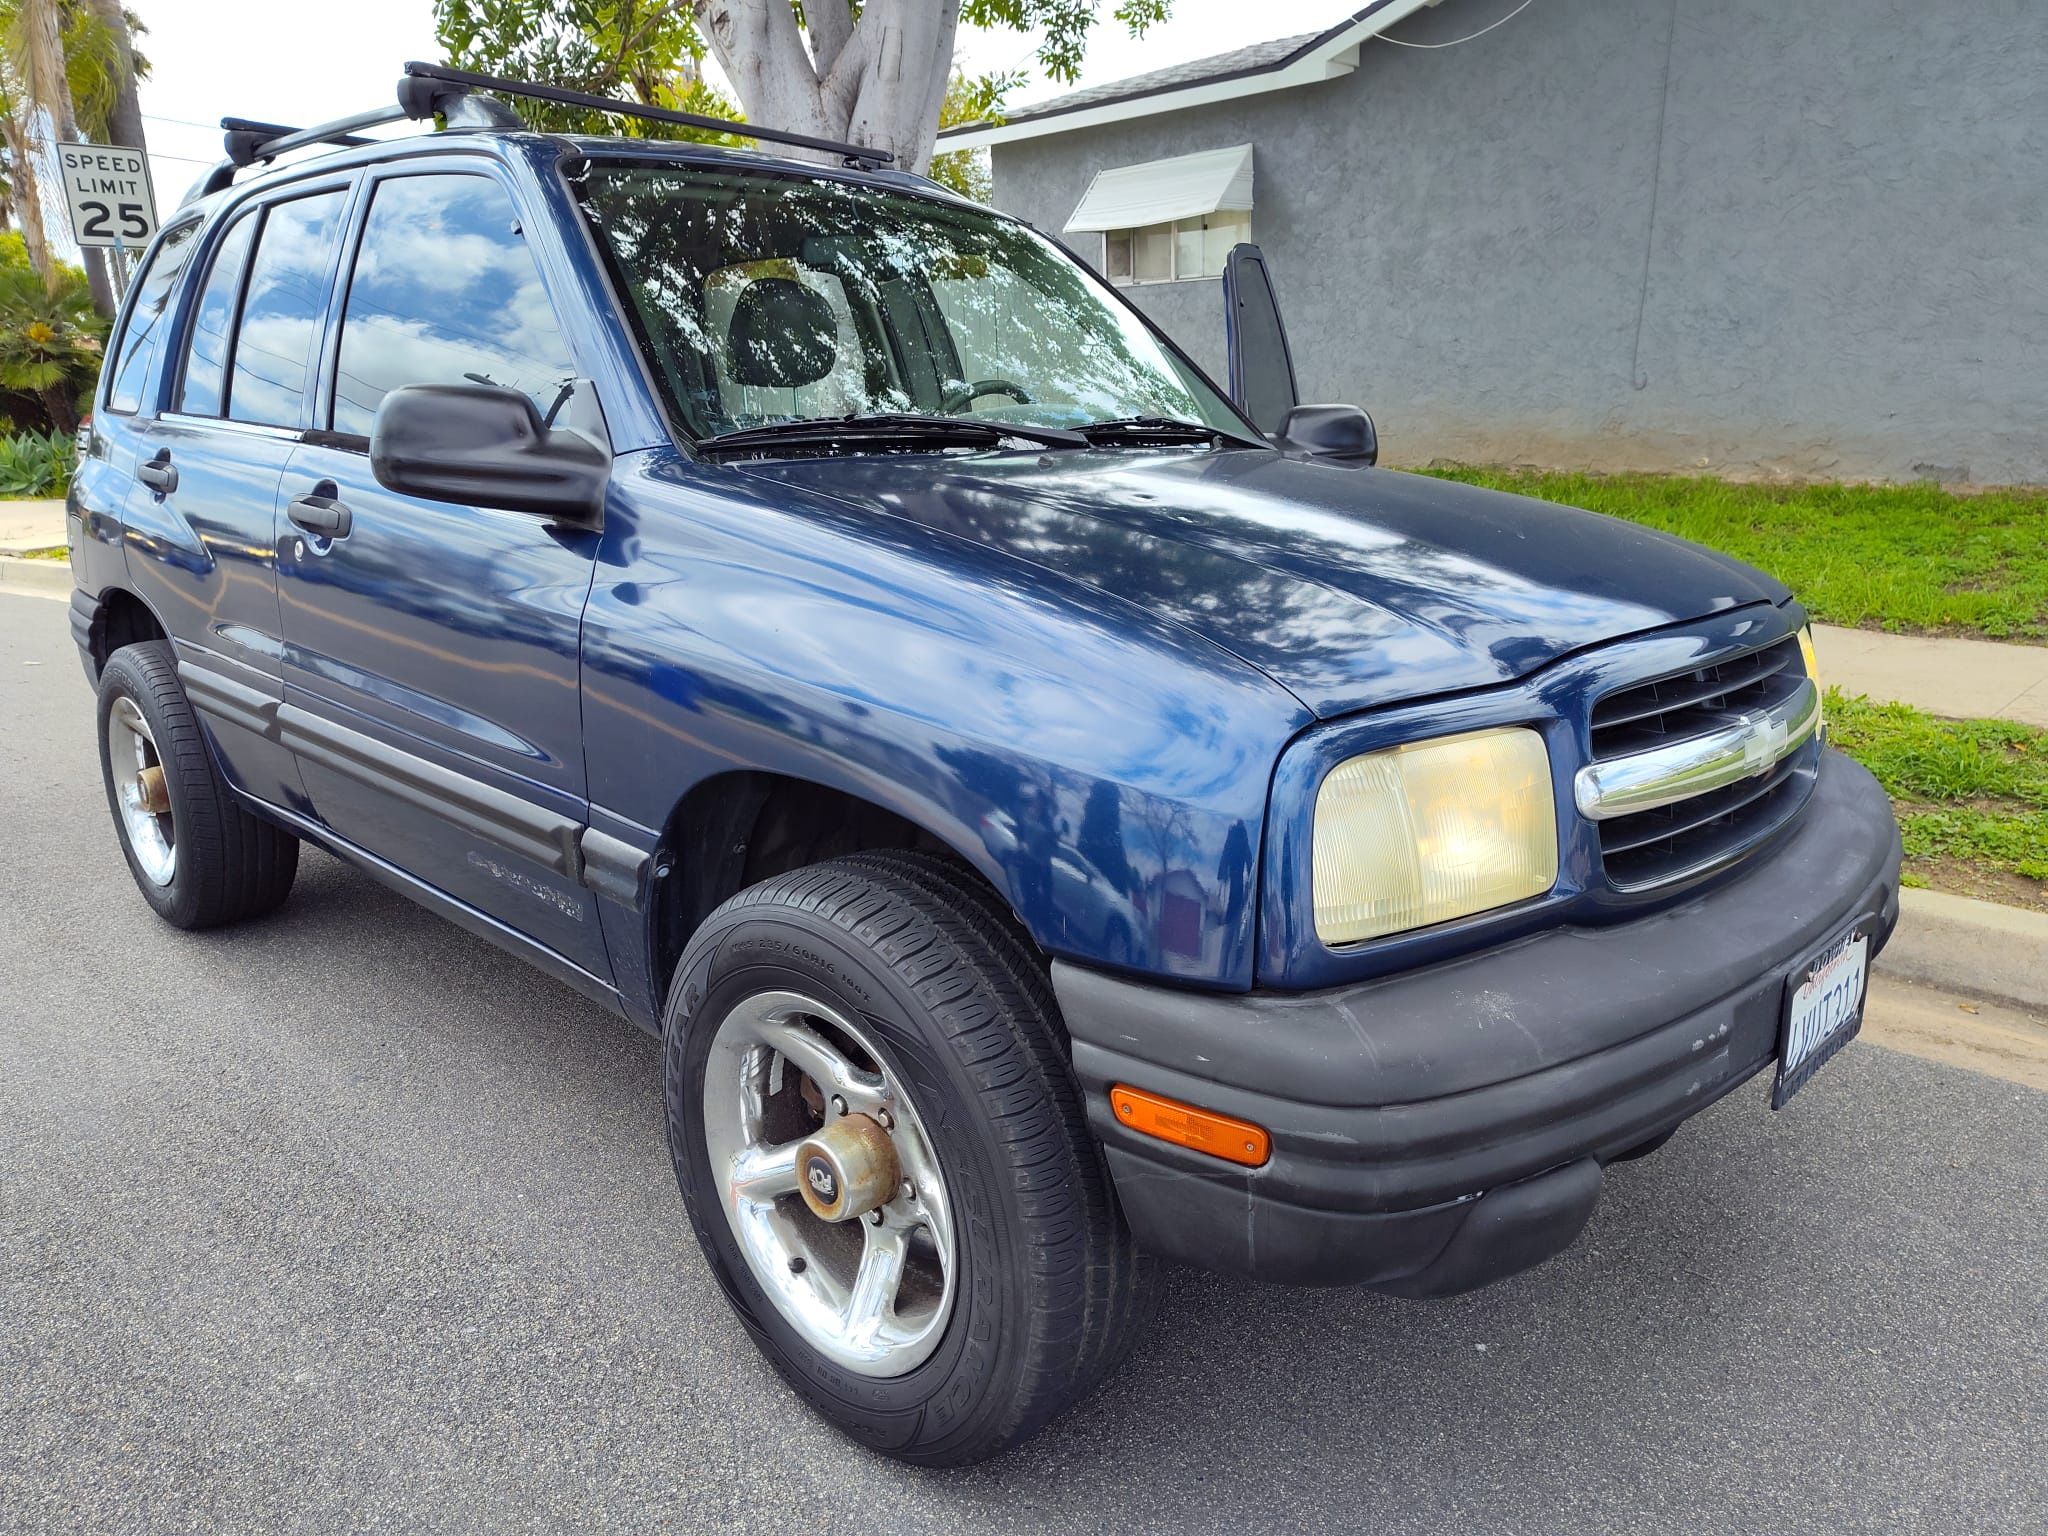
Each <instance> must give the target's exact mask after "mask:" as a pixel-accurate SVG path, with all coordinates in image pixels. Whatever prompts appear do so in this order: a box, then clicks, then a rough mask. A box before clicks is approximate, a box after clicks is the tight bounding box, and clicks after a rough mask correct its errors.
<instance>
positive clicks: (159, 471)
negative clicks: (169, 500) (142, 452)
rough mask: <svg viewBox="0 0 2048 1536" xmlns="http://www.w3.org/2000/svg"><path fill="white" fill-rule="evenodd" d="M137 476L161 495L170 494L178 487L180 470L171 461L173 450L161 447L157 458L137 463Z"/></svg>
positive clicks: (157, 452)
mask: <svg viewBox="0 0 2048 1536" xmlns="http://www.w3.org/2000/svg"><path fill="white" fill-rule="evenodd" d="M135 478H136V479H138V480H140V481H141V482H142V483H143V484H144V485H146V486H148V487H149V488H150V489H151V490H152V491H154V492H156V494H157V495H159V496H168V495H170V494H171V492H173V491H175V490H176V489H177V488H178V470H177V466H176V465H174V464H172V463H171V450H170V449H168V448H159V449H158V450H157V451H156V457H155V458H153V459H151V460H149V461H148V462H147V463H143V464H138V465H136V466H135Z"/></svg>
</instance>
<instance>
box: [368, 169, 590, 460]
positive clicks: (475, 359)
mask: <svg viewBox="0 0 2048 1536" xmlns="http://www.w3.org/2000/svg"><path fill="white" fill-rule="evenodd" d="M339 372H340V378H339V380H338V381H337V387H336V390H335V402H334V428H335V430H336V431H338V432H353V433H358V434H365V433H367V432H368V431H369V430H370V424H371V421H372V420H373V418H374V417H375V415H376V411H377V405H378V403H379V402H380V401H381V400H382V399H383V398H384V396H385V395H386V394H388V393H389V392H390V391H392V390H394V389H397V388H399V387H400V386H401V385H406V384H461V383H472V384H473V383H480V382H485V381H488V382H489V383H492V384H499V385H503V386H505V387H506V388H508V389H516V390H519V391H520V392H521V393H523V394H525V395H528V396H529V397H531V398H532V399H533V401H534V403H535V404H536V405H537V406H539V407H540V408H541V409H542V410H543V411H545V410H546V409H547V408H548V407H549V406H550V405H551V404H552V403H553V401H554V397H555V394H556V392H557V391H558V390H559V389H560V387H561V385H562V384H563V383H564V382H565V381H566V380H567V379H569V378H570V377H571V376H572V375H573V374H574V372H575V368H574V366H573V365H572V364H571V362H570V361H569V356H568V348H567V346H566V345H565V344H564V342H563V340H562V333H561V327H560V325H559V324H558V323H557V321H556V319H555V312H554V307H553V306H552V305H551V304H550V303H549V302H548V297H547V293H546V291H545V290H544V289H543V288H542V286H541V280H540V271H539V269H538V268H537V267H536V265H535V264H534V260H533V254H532V252H531V251H529V250H528V249H527V245H526V237H525V235H524V234H523V233H522V232H521V231H520V228H519V223H518V215H517V213H516V212H515V210H514V209H513V206H512V202H511V199H510V198H509V197H507V196H506V194H505V192H504V189H503V188H501V187H500V186H498V184H497V183H496V182H494V181H491V180H489V179H487V178H485V177H482V176H471V175H437V176H409V177H404V178H400V179H398V180H394V181H387V182H385V183H383V184H382V185H381V186H380V187H378V189H377V193H376V198H375V200H374V201H373V202H372V203H371V205H370V217H369V222H368V224H367V226H366V227H365V230H364V235H363V248H362V252H361V254H360V255H359V256H358V257H357V259H356V269H355V276H354V278H353V280H352V282H351V284H350V287H349V296H348V307H347V311H346V313H345V316H344V319H343V322H342V331H341V358H340V363H339Z"/></svg>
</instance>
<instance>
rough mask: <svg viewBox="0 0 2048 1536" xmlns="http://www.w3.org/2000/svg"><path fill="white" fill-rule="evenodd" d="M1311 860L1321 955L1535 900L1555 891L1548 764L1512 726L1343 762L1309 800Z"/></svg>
mask: <svg viewBox="0 0 2048 1536" xmlns="http://www.w3.org/2000/svg"><path fill="white" fill-rule="evenodd" d="M1312 848H1313V851H1312V853H1311V856H1310V857H1311V864H1312V875H1313V879H1312V884H1313V886H1314V891H1315V909H1316V935H1317V937H1319V938H1320V939H1321V940H1322V941H1323V942H1324V943H1325V944H1355V943H1357V942H1358V941H1359V940H1361V939H1371V938H1377V937H1379V936H1380V935H1381V934H1386V933H1400V932H1402V931H1403V930H1405V929H1409V928H1421V927H1425V926H1427V925H1428V924H1430V923H1442V922H1448V921H1450V920H1451V919H1452V918H1454V917H1468V916H1470V915H1471V914H1472V913H1474V912H1484V911H1486V910H1488V909H1489V908H1492V907H1501V906H1506V905H1507V904H1508V903H1509V902H1511V901H1522V900H1524V899H1526V898H1528V897H1530V896H1540V895H1541V894H1542V893H1543V892H1545V891H1547V890H1549V889H1550V887H1551V886H1552V885H1554V884H1555V883H1556V882H1557V808H1556V800H1555V799H1554V797H1553V792H1552V789H1551V783H1550V753H1549V752H1548V750H1546V749H1545V747H1544V745H1543V738H1542V737H1541V736H1540V735H1538V734H1537V733H1536V732H1535V731H1532V730H1528V729H1526V728H1524V727H1519V726H1518V727H1513V728H1509V729H1505V730H1490V731H1473V732H1471V733H1469V734H1467V735H1463V736H1445V737H1442V738H1440V739H1439V740H1436V741H1418V742H1412V743H1410V744H1408V745H1407V746H1401V747H1394V748H1392V749H1390V750H1388V751H1385V752H1371V753H1367V754H1366V755H1365V756H1363V757H1354V758H1351V759H1350V760H1349V761H1347V762H1342V763H1339V764H1338V765H1337V766H1336V767H1335V768H1332V769H1331V770H1330V772H1329V776H1328V777H1327V778H1325V779H1324V780H1323V786H1322V788H1321V789H1320V790H1318V791H1317V792H1316V822H1315V837H1314V842H1313V845H1312Z"/></svg>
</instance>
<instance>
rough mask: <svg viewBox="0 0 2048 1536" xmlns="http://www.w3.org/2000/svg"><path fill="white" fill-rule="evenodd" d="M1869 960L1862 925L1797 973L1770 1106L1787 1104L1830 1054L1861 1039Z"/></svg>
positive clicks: (1780, 1040)
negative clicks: (1857, 1038)
mask: <svg viewBox="0 0 2048 1536" xmlns="http://www.w3.org/2000/svg"><path fill="white" fill-rule="evenodd" d="M1869 959H1870V936H1869V935H1868V934H1866V933H1863V932H1861V931H1860V930H1859V931H1856V932H1852V933H1851V934H1849V936H1848V937H1847V938H1845V939H1840V940H1837V941H1836V942H1835V944H1833V945H1832V946H1831V947H1829V948H1828V949H1825V950H1823V951H1822V952H1821V953H1820V954H1819V955H1818V956H1817V957H1816V958H1815V959H1814V960H1813V961H1812V963H1811V964H1809V965H1807V966H1805V967H1802V968H1801V969H1800V970H1797V971H1794V972H1793V973H1792V978H1791V981H1790V982H1789V983H1788V989H1789V991H1790V994H1791V995H1790V996H1789V997H1787V998H1786V999H1785V1019H1784V1023H1783V1024H1782V1025H1781V1026H1780V1028H1779V1033H1778V1080H1777V1081H1776V1082H1775V1083H1774V1084H1772V1086H1771V1108H1773V1109H1781V1108H1783V1107H1784V1104H1785V1101H1786V1100H1787V1099H1789V1098H1791V1097H1792V1095H1793V1094H1795V1093H1797V1092H1798V1091H1799V1090H1800V1089H1801V1088H1804V1087H1805V1086H1806V1080H1807V1079H1808V1078H1810V1077H1812V1076H1813V1074H1814V1073H1815V1072H1817V1071H1819V1070H1820V1067H1821V1065H1822V1064H1823V1063H1824V1062H1826V1061H1827V1059H1828V1058H1829V1057H1830V1056H1832V1055H1834V1054H1835V1052H1837V1051H1839V1050H1840V1049H1841V1048H1842V1047H1843V1046H1845V1045H1847V1044H1848V1043H1849V1042H1850V1041H1851V1040H1853V1039H1855V1038H1856V1031H1857V1030H1859V1029H1861V1028H1862V1027H1863V992H1864V983H1865V981H1866V980H1867V979H1868V974H1869Z"/></svg>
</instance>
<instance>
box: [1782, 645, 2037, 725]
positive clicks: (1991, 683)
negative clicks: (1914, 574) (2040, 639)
mask: <svg viewBox="0 0 2048 1536" xmlns="http://www.w3.org/2000/svg"><path fill="white" fill-rule="evenodd" d="M1813 645H1814V649H1815V650H1816V651H1817V652H1818V653H1819V654H1820V677H1821V681H1822V682H1824V683H1826V684H1827V685H1828V686H1829V687H1830V688H1839V689H1841V690H1842V692H1844V693H1848V694H1857V693H1862V694H1868V695H1869V696H1870V697H1871V699H1873V700H1875V701H1877V702H1879V703H1898V704H1910V705H1912V706H1913V707H1914V708H1915V709H1924V710H1926V711H1927V712H1928V713H1929V714H1932V715H1946V716H1948V717H1949V718H1950V719H1953V720H1976V719H1997V720H2017V721H2019V722H2020V723H2021V724H2023V725H2037V726H2041V727H2044V728H2048V645H2003V644H2000V643H1999V642H1998V641H1995V640H1948V639H1929V638H1926V637H1923V636H1920V635H1884V634H1879V633H1877V632H1876V631H1874V630H1868V629H1837V628H1835V627H1834V626H1833V625H1832V624H1816V625H1814V626H1813Z"/></svg>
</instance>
